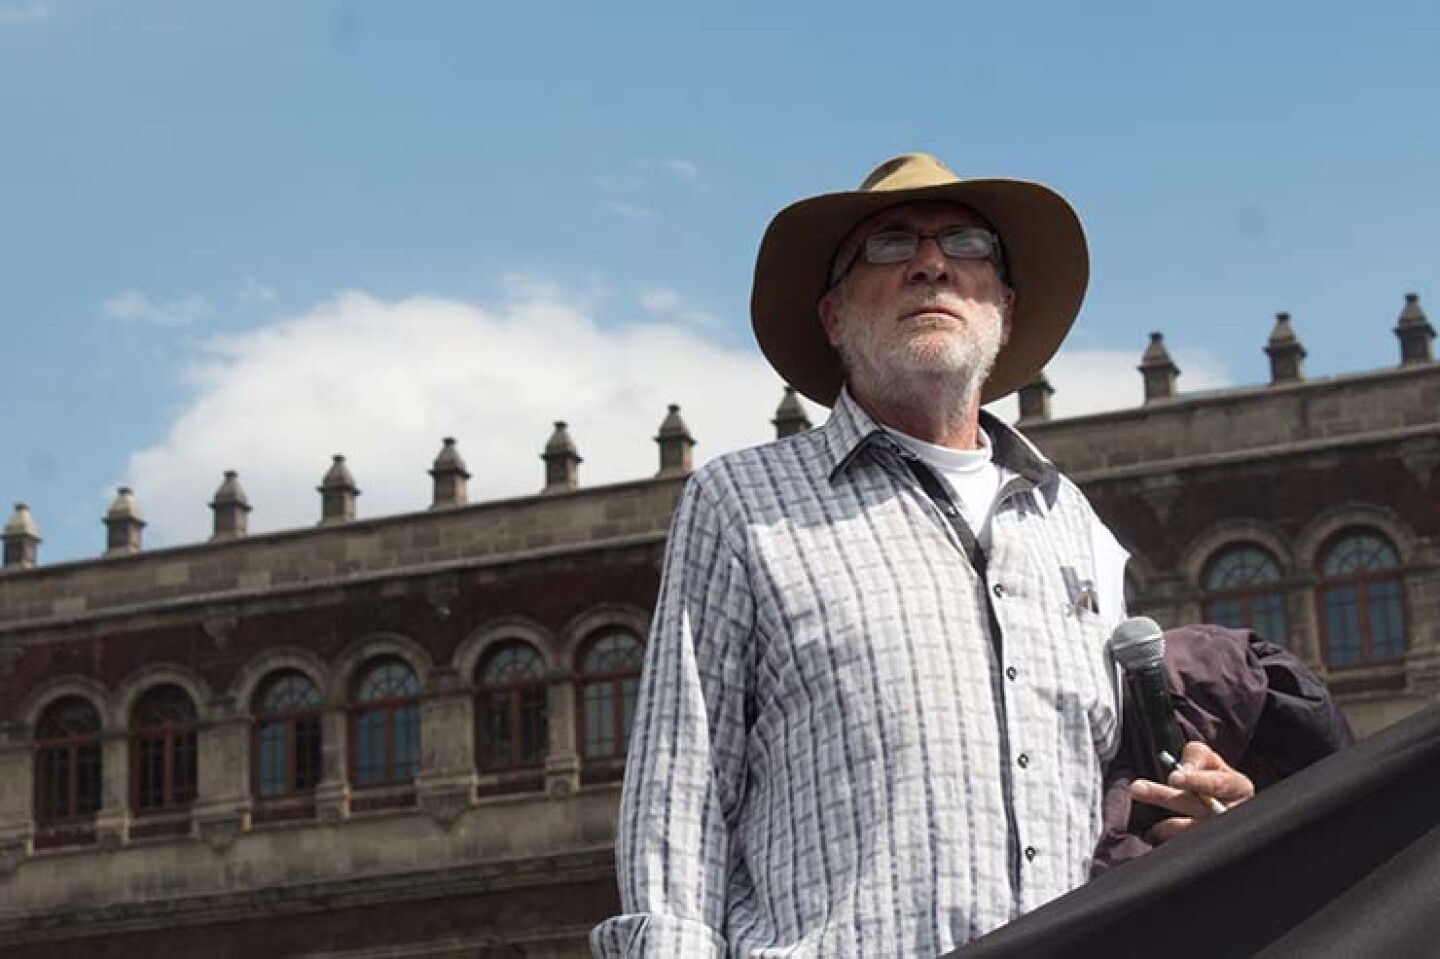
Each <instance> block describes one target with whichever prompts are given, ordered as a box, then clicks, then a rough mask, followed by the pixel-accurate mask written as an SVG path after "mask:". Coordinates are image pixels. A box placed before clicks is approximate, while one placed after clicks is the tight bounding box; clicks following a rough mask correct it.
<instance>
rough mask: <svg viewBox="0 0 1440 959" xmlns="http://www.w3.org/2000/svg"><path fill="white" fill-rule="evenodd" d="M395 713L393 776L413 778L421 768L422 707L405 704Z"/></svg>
mask: <svg viewBox="0 0 1440 959" xmlns="http://www.w3.org/2000/svg"><path fill="white" fill-rule="evenodd" d="M395 713H396V716H395V767H394V770H393V774H392V778H394V779H397V780H407V779H413V778H414V777H415V774H416V773H417V772H418V771H419V770H420V708H419V707H418V706H405V707H403V708H401V709H397V710H396V711H395Z"/></svg>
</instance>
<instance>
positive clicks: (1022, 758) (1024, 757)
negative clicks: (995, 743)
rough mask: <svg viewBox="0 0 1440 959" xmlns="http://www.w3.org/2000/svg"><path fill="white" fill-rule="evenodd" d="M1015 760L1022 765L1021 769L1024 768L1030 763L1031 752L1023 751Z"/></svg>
mask: <svg viewBox="0 0 1440 959" xmlns="http://www.w3.org/2000/svg"><path fill="white" fill-rule="evenodd" d="M1015 762H1016V763H1018V764H1019V765H1020V768H1021V769H1024V768H1025V767H1026V766H1029V765H1030V754H1029V753H1021V754H1020V755H1019V756H1017V757H1015Z"/></svg>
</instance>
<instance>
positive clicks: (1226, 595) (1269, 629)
mask: <svg viewBox="0 0 1440 959" xmlns="http://www.w3.org/2000/svg"><path fill="white" fill-rule="evenodd" d="M1200 587H1201V591H1202V593H1203V594H1204V595H1203V610H1202V613H1201V619H1203V620H1204V621H1205V622H1207V623H1216V624H1218V625H1220V626H1231V627H1234V628H1237V629H1253V630H1255V632H1257V633H1259V634H1260V635H1261V636H1263V637H1264V638H1266V639H1268V640H1270V641H1271V642H1272V643H1279V644H1281V645H1284V644H1285V643H1286V641H1287V638H1288V637H1289V635H1290V630H1289V625H1288V623H1287V622H1286V619H1285V593H1284V590H1283V589H1282V588H1281V583H1280V565H1279V564H1278V563H1277V562H1276V561H1275V557H1274V556H1272V555H1271V554H1270V552H1269V551H1268V550H1265V549H1262V548H1261V547H1259V546H1256V545H1255V544H1253V543H1239V544H1236V545H1234V546H1229V547H1226V548H1225V549H1222V550H1220V551H1219V552H1218V553H1216V554H1215V556H1214V557H1213V558H1212V559H1211V560H1210V562H1209V563H1207V564H1206V567H1205V573H1204V576H1203V577H1202V579H1201V583H1200Z"/></svg>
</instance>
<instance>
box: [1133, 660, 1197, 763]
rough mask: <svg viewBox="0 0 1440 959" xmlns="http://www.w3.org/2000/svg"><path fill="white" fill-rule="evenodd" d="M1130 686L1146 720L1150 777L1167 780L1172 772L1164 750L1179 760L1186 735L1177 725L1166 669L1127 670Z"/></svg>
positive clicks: (1146, 758) (1144, 733)
mask: <svg viewBox="0 0 1440 959" xmlns="http://www.w3.org/2000/svg"><path fill="white" fill-rule="evenodd" d="M1126 685H1127V686H1128V687H1129V690H1130V695H1131V696H1132V697H1133V698H1134V701H1135V704H1136V706H1137V707H1138V708H1139V710H1140V715H1141V717H1142V719H1143V720H1144V722H1143V723H1142V725H1141V729H1140V733H1141V736H1140V738H1141V740H1142V744H1143V747H1144V750H1145V755H1144V757H1142V758H1143V760H1144V762H1145V774H1146V777H1147V778H1149V779H1153V780H1154V781H1155V782H1158V783H1163V782H1164V781H1165V780H1166V779H1167V778H1168V777H1169V775H1170V773H1169V770H1167V769H1166V768H1165V765H1164V763H1162V762H1161V761H1160V752H1161V751H1162V750H1163V751H1165V752H1168V753H1169V754H1170V755H1172V756H1174V757H1175V758H1176V759H1177V760H1178V759H1179V758H1180V755H1181V754H1182V753H1183V752H1184V751H1185V737H1183V736H1182V735H1180V727H1179V726H1177V725H1176V724H1175V714H1174V712H1173V711H1172V710H1173V706H1172V704H1171V702H1170V685H1169V683H1168V682H1167V681H1166V679H1165V669H1164V667H1163V666H1154V667H1151V668H1148V669H1139V670H1135V671H1134V672H1129V673H1126Z"/></svg>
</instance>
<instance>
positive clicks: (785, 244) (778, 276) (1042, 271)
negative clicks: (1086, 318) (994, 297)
mask: <svg viewBox="0 0 1440 959" xmlns="http://www.w3.org/2000/svg"><path fill="white" fill-rule="evenodd" d="M919 200H925V201H933V200H940V201H945V202H950V203H959V204H962V205H964V206H967V207H969V208H970V209H972V210H974V211H975V212H976V213H978V214H980V215H981V216H983V217H984V218H985V219H986V220H988V221H989V222H990V224H991V226H992V227H994V229H995V232H996V233H997V234H998V235H999V236H1000V242H1001V244H1002V246H1003V247H1004V250H1005V264H1006V269H1007V271H1008V274H1009V281H1010V285H1011V287H1012V288H1013V289H1014V291H1015V302H1014V305H1013V307H1012V311H1011V315H1010V316H1011V321H1010V338H1009V340H1008V341H1007V342H1006V344H1005V345H1004V347H1002V348H1001V350H1000V354H999V355H998V356H997V357H996V360H995V366H994V368H993V369H992V370H991V372H990V376H989V378H988V379H987V380H986V381H985V385H984V387H983V388H982V389H981V396H980V398H981V402H985V403H988V402H990V401H991V400H994V399H998V398H1000V397H1002V396H1005V395H1007V394H1009V393H1011V392H1014V391H1015V390H1017V389H1019V388H1020V387H1022V386H1024V385H1025V384H1026V383H1028V382H1030V381H1031V380H1032V379H1034V378H1035V376H1036V374H1038V373H1039V372H1040V371H1041V370H1042V369H1044V367H1045V364H1046V363H1048V362H1049V361H1050V358H1051V357H1053V356H1054V355H1055V351H1056V350H1058V349H1059V348H1060V344H1061V342H1062V341H1064V339H1065V336H1066V334H1067V333H1069V331H1070V327H1071V325H1073V324H1074V322H1075V317H1076V315H1077V314H1078V313H1079V312H1080V304H1081V302H1082V301H1083V300H1084V298H1085V287H1086V285H1087V284H1088V283H1089V279H1090V255H1089V251H1088V249H1087V247H1086V244H1085V232H1084V230H1083V229H1082V228H1081V226H1080V218H1079V217H1078V216H1076V214H1075V211H1074V210H1073V209H1071V207H1070V204H1069V203H1067V202H1066V201H1065V198H1064V197H1062V196H1060V194H1058V193H1056V192H1055V191H1053V190H1051V189H1050V188H1049V187H1047V186H1044V185H1043V184H1039V183H1032V182H1029V181H1025V180H1005V179H977V180H959V181H956V182H953V183H942V184H937V185H932V186H923V187H915V188H910V189H904V190H883V191H855V192H847V193H827V194H824V195H822V196H817V197H810V198H809V199H806V200H801V201H799V202H798V203H793V204H791V205H790V206H788V207H786V208H785V209H783V210H781V211H780V212H779V213H778V214H776V216H775V219H773V220H771V221H770V226H769V227H768V228H767V229H766V231H765V236H764V238H763V239H762V240H761V241H760V252H759V254H758V256H757V257H756V261H755V285H754V287H753V288H752V291H751V296H750V320H751V323H752V325H753V326H754V329H755V339H756V340H757V341H758V342H759V344H760V349H761V351H762V352H764V354H765V357H766V359H768V360H769V361H770V364H771V365H772V366H774V367H775V370H776V372H778V373H779V374H780V375H781V376H782V377H783V378H784V379H785V381H786V382H787V383H789V384H790V385H791V386H793V387H795V389H796V390H798V391H799V392H801V393H803V394H804V395H805V396H808V397H809V398H810V399H812V400H814V401H815V402H817V403H820V404H823V405H825V406H830V405H832V404H833V403H834V402H835V397H836V396H837V395H838V394H839V392H840V386H841V384H842V383H843V381H844V373H843V371H842V369H841V365H840V357H839V355H838V354H837V353H836V352H835V349H834V347H832V346H831V345H830V342H829V340H828V339H827V338H826V336H825V330H824V328H823V326H822V325H821V322H820V314H819V312H818V309H817V304H818V303H819V301H820V297H821V296H823V295H824V293H825V290H826V286H827V281H828V279H829V272H830V264H831V260H832V258H833V257H834V255H835V251H836V250H837V249H838V248H839V246H840V244H841V243H842V242H843V241H844V239H845V238H846V237H847V236H848V235H849V233H850V231H851V230H853V229H854V228H855V226H856V225H857V224H858V223H860V221H861V220H863V219H865V218H866V217H868V216H870V215H871V214H874V213H878V212H879V211H880V210H883V209H885V208H887V207H892V206H896V205H898V204H901V203H909V202H914V201H919Z"/></svg>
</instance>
